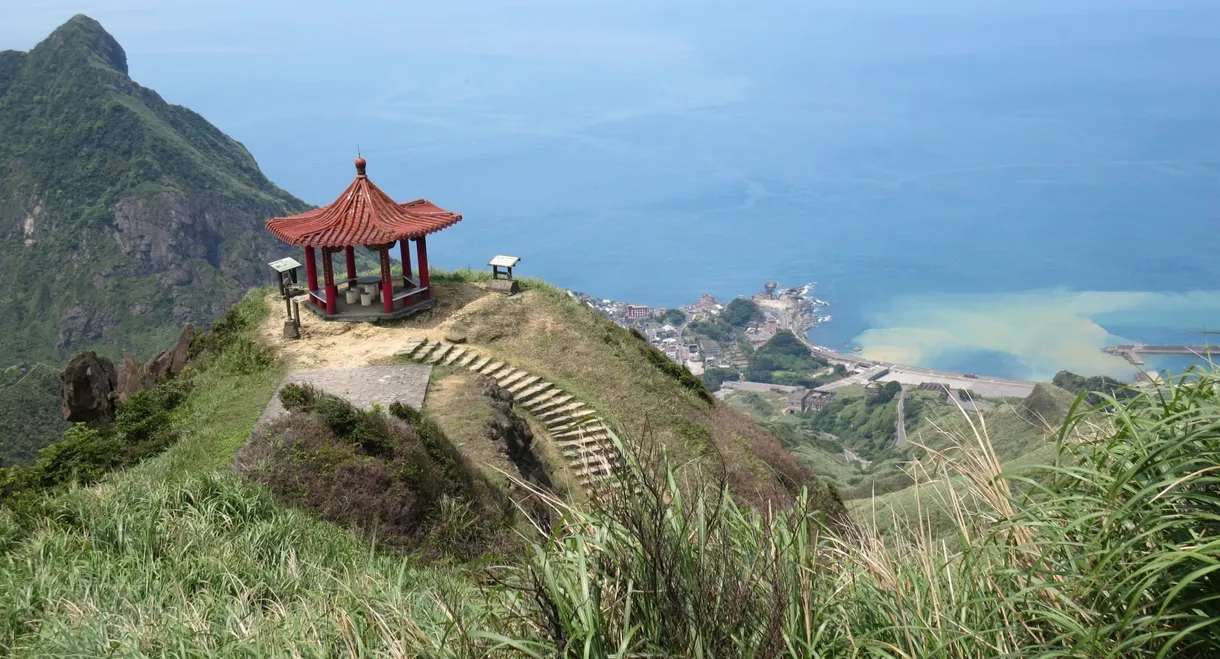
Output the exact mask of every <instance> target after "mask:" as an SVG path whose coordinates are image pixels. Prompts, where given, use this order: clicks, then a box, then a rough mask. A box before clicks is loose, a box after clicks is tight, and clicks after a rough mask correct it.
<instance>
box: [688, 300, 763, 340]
mask: <svg viewBox="0 0 1220 659" xmlns="http://www.w3.org/2000/svg"><path fill="white" fill-rule="evenodd" d="M762 318H763V314H762V309H760V308H759V307H758V304H757V303H756V302H754V300H750V299H747V298H743V297H741V298H737V299H735V300H733V301H732V302H729V303H728V304H727V305H725V307H724V310H722V311H721V312H720V313H719V314H717V315H715V316H711V317H710V318H708V319H706V320H698V321H694V322H692V323H691V324H690V325H688V326H687V328H688V329H689V330H690V331H691V332H692V333H694V334H698V335H701V336H706V337H708V338H709V339H712V340H713V341H717V342H720V343H726V342H729V341H732V340H733V338H734V337H740V336H742V334H743V333H744V330H745V329H746V326H747V325H749V324H750V323H751V322H754V321H759V320H762Z"/></svg>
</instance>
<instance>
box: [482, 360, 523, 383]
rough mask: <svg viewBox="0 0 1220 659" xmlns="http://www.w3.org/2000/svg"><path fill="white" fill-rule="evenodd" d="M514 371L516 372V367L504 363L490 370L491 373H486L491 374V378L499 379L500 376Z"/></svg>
mask: <svg viewBox="0 0 1220 659" xmlns="http://www.w3.org/2000/svg"><path fill="white" fill-rule="evenodd" d="M516 372H517V369H516V368H514V367H512V366H509V365H507V364H505V366H504V368H501V369H497V370H495V371H492V372H491V373H488V375H490V376H491V379H493V380H496V381H499V380H500V378H502V377H504V376H506V375H508V374H509V373H516Z"/></svg>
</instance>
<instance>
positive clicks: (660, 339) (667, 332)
mask: <svg viewBox="0 0 1220 659" xmlns="http://www.w3.org/2000/svg"><path fill="white" fill-rule="evenodd" d="M568 295H570V296H571V297H572V298H574V299H576V300H578V301H580V302H583V303H584V304H585V305H587V306H588V307H589V308H591V309H593V310H594V311H597V312H598V313H600V314H601V315H602V316H604V317H606V318H607V319H609V320H611V321H613V322H615V323H617V324H619V325H621V326H623V327H629V328H632V329H635V330H636V331H638V332H639V333H640V334H642V335H643V336H644V338H645V339H647V340H648V342H649V343H651V344H652V345H653V346H655V347H656V348H657V349H658V350H660V351H661V352H663V353H665V355H666V356H668V357H669V358H670V359H672V360H674V361H675V362H677V363H679V364H684V365H686V367H687V368H689V369H690V371H691V373H693V374H695V375H702V374H703V371H704V369H706V368H713V367H715V366H718V365H720V361H719V360H720V359H721V358H722V354H723V353H722V350H721V346H720V344H719V343H717V342H716V341H711V340H702V341H690V340H686V338H685V337H684V336H683V333H684V332H683V328H684V325H683V326H675V325H673V324H672V323H668V322H665V320H664V318H665V312H666V311H668V310H667V309H665V308H650V307H648V306H647V305H643V304H631V303H628V302H619V301H617V300H610V299H603V298H596V297H593V296H592V295H587V294H585V293H578V292H574V291H569V292H568ZM680 310H681V311H682V312H683V314H684V315H685V316H686V317H687V318H688V319H690V318H694V317H697V316H699V315H704V314H706V315H716V314H718V313H720V312H721V311H723V310H724V305H722V304H720V303H719V302H717V301H716V298H714V297H712V296H710V295H708V294H707V293H704V294H703V296H702V297H700V298H699V301H698V302H695V303H694V304H691V305H688V306H685V307H681V308H680ZM772 335H774V334H772Z"/></svg>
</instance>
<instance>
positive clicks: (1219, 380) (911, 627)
mask: <svg viewBox="0 0 1220 659" xmlns="http://www.w3.org/2000/svg"><path fill="white" fill-rule="evenodd" d="M1195 375H1196V377H1193V378H1192V379H1189V380H1187V379H1183V380H1179V381H1177V382H1175V383H1173V384H1172V385H1171V386H1169V387H1167V388H1166V389H1164V390H1162V391H1158V392H1146V393H1143V394H1141V395H1139V396H1137V397H1135V398H1133V399H1131V400H1128V401H1125V402H1119V401H1115V400H1113V399H1110V400H1108V401H1106V402H1107V403H1109V404H1110V405H1113V406H1114V410H1115V411H1114V412H1113V413H1112V414H1109V415H1108V416H1106V417H1104V418H1103V420H1102V421H1101V424H1100V425H1098V424H1097V422H1096V419H1097V418H1098V417H1097V416H1096V415H1095V414H1092V413H1086V411H1083V410H1081V411H1078V413H1077V414H1075V415H1074V416H1073V418H1072V419H1070V420H1069V422H1068V423H1067V424H1065V425H1064V428H1063V430H1062V432H1061V435H1060V450H1059V458H1058V460H1057V461H1056V462H1055V463H1054V464H1050V465H1045V466H1040V467H1037V468H1034V469H1031V470H1029V471H1027V472H1026V473H1024V474H1021V475H1007V474H1004V473H1003V472H1002V470H1001V465H1000V463H999V461H998V460H997V459H996V457H995V452H994V450H993V449H992V448H991V446H990V442H989V441H988V439H987V430H986V427H985V426H983V425H981V424H978V423H975V424H972V425H971V430H970V431H969V433H968V434H967V435H965V436H962V437H960V438H959V439H960V440H961V441H960V442H959V443H958V444H957V446H955V447H954V449H953V450H942V451H939V452H936V453H934V455H933V457H932V459H931V460H927V461H926V464H925V465H923V471H924V474H923V478H922V479H921V480H923V481H924V482H925V483H926V482H927V480H928V478H929V477H932V478H934V479H935V480H937V481H939V482H941V483H947V484H948V486H947V487H942V488H940V489H939V490H938V491H940V492H944V493H945V497H946V500H944V501H936V502H935V503H937V504H938V505H941V506H943V507H944V508H945V509H947V510H948V511H950V515H951V518H952V519H953V521H954V530H955V533H953V534H952V535H951V536H949V537H944V536H940V535H938V534H937V533H934V532H933V531H932V530H931V529H930V528H929V526H928V521H927V519H926V518H925V516H924V515H923V514H918V515H916V517H915V518H914V519H913V520H910V524H909V525H908V526H907V527H905V529H904V530H903V532H900V533H894V534H890V535H887V536H885V537H882V536H880V535H878V534H877V532H876V531H875V530H873V529H872V527H871V526H869V525H859V526H856V527H853V528H852V529H851V530H849V531H847V532H841V533H835V532H832V531H830V530H829V527H828V526H827V525H826V524H825V521H826V520H825V519H824V518H823V517H822V515H821V513H818V512H817V511H814V510H812V509H810V507H809V506H808V505H807V499H806V498H804V497H802V498H801V499H800V500H799V501H798V503H797V505H796V506H795V507H793V508H792V509H790V510H786V511H772V510H767V511H752V510H748V509H744V508H742V507H741V506H739V505H738V504H737V503H736V502H735V501H734V500H733V498H732V497H730V496H729V493H728V492H727V491H724V490H722V491H721V493H720V495H719V496H712V497H700V498H696V499H694V500H690V499H687V498H685V497H684V496H683V491H684V490H683V488H680V487H678V484H677V480H676V479H675V477H674V472H673V471H672V470H668V471H664V472H662V473H661V474H659V476H658V475H649V473H648V471H647V470H644V469H635V470H632V471H631V472H630V473H629V475H628V476H627V477H626V478H627V479H628V481H629V482H628V483H627V486H628V487H634V488H640V489H641V490H642V492H641V493H640V494H638V495H636V496H632V497H608V498H603V499H601V500H600V501H599V502H598V503H597V504H595V505H594V506H593V507H592V508H590V509H584V510H582V509H577V508H575V507H573V506H570V505H567V504H565V503H563V502H562V501H559V500H556V499H552V500H551V501H550V504H551V505H552V506H553V507H554V508H555V509H556V510H557V511H560V512H562V514H563V517H562V521H561V522H560V524H559V525H558V526H557V527H556V529H555V530H554V532H553V533H551V535H550V537H549V539H548V541H547V542H545V543H541V544H538V545H536V546H535V547H534V548H533V554H532V556H531V558H530V561H529V563H528V565H527V566H526V567H523V568H521V569H520V570H519V571H518V572H517V573H516V582H515V583H516V586H517V587H519V588H520V589H522V590H523V591H524V592H526V593H528V594H529V597H528V598H526V599H524V600H522V601H523V602H530V603H531V605H530V606H529V607H528V608H527V609H524V610H521V611H519V612H518V613H519V615H521V616H523V617H525V618H526V619H528V620H530V621H531V622H532V623H533V626H532V629H533V630H534V631H535V633H536V634H537V637H538V638H539V639H541V641H542V642H543V643H545V645H546V647H547V648H548V650H547V652H539V653H537V654H536V655H535V656H548V655H549V654H550V653H556V652H557V653H558V654H560V655H565V656H583V657H622V656H645V655H647V656H693V657H775V656H789V657H812V656H831V657H838V656H869V657H876V656H884V657H997V656H1009V657H1067V656H1073V657H1145V656H1148V657H1153V656H1155V657H1167V656H1174V657H1179V656H1185V657H1213V656H1220V534H1218V531H1220V375H1218V374H1217V373H1214V372H1208V373H1198V374H1195ZM1094 412H1095V411H1094ZM917 501H918V499H917ZM928 503H933V502H928Z"/></svg>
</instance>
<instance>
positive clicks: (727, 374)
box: [703, 367, 737, 391]
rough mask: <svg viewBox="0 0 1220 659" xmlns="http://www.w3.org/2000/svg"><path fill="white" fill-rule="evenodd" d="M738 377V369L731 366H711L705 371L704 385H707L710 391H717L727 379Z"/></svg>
mask: <svg viewBox="0 0 1220 659" xmlns="http://www.w3.org/2000/svg"><path fill="white" fill-rule="evenodd" d="M736 379H737V371H735V370H733V369H731V368H724V367H717V368H709V369H707V370H706V371H704V372H703V386H705V387H707V390H708V391H716V390H717V389H719V388H720V385H722V384H724V381H725V380H736Z"/></svg>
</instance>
